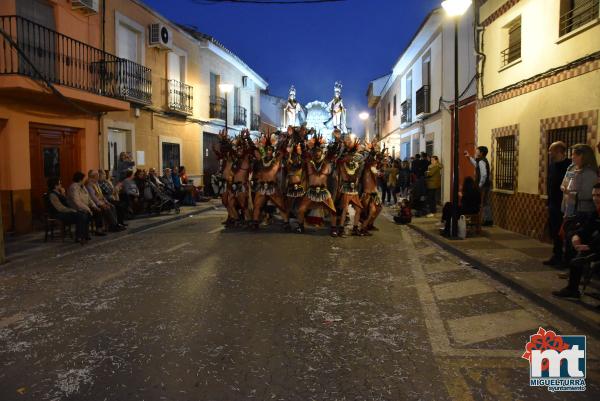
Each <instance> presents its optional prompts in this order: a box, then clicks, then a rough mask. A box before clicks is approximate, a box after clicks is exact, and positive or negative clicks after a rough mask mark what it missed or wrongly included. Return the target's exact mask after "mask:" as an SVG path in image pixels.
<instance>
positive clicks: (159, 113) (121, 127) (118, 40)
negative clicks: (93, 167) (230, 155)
mask: <svg viewBox="0 0 600 401" xmlns="http://www.w3.org/2000/svg"><path fill="white" fill-rule="evenodd" d="M104 32H105V45H106V48H107V49H108V51H110V52H114V53H115V54H116V55H117V56H118V57H120V58H122V59H125V60H129V61H131V62H134V63H136V64H139V65H142V66H143V68H138V69H128V70H127V71H126V74H127V76H128V79H130V80H131V81H133V82H139V83H140V87H141V88H142V90H140V91H137V92H132V93H128V100H129V101H130V105H131V106H130V108H129V110H128V111H123V112H111V113H107V114H106V115H105V116H104V117H103V119H102V136H101V146H100V147H101V156H102V159H101V166H102V167H103V168H105V169H113V168H114V167H115V166H116V163H117V160H118V157H119V154H120V153H121V152H128V153H131V155H132V156H133V159H134V161H135V162H136V167H137V168H141V169H146V170H147V169H149V168H152V167H153V168H156V169H157V170H158V171H161V170H162V169H164V168H166V167H174V166H185V167H186V170H187V173H188V175H189V176H190V177H192V178H199V177H200V176H201V172H202V157H201V154H202V145H201V141H202V137H201V132H202V130H201V124H200V116H201V101H200V98H199V96H198V95H197V94H198V92H199V89H200V79H201V77H200V65H199V64H200V49H199V47H198V45H197V42H196V40H195V39H194V38H193V37H192V36H191V35H189V34H188V33H187V32H185V31H184V30H183V29H181V28H179V27H178V26H177V25H175V24H173V23H171V22H170V21H169V20H167V19H166V18H164V17H162V16H160V15H159V14H158V13H157V12H155V11H154V10H152V9H150V8H149V7H147V6H146V5H145V4H144V3H142V2H141V1H138V0H106V16H105V27H104Z"/></svg>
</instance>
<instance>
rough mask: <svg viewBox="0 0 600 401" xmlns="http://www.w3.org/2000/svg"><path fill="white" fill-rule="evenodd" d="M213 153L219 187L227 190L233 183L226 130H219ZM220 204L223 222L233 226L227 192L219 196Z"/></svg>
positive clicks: (230, 144) (231, 146)
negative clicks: (223, 211) (223, 217)
mask: <svg viewBox="0 0 600 401" xmlns="http://www.w3.org/2000/svg"><path fill="white" fill-rule="evenodd" d="M213 152H215V154H216V155H217V158H218V159H219V165H220V168H221V171H220V172H219V175H220V176H221V185H222V186H224V187H225V188H227V187H228V186H229V184H230V183H231V182H232V181H233V171H232V163H231V153H232V152H233V144H232V141H231V140H230V139H229V137H228V136H227V130H221V131H220V132H219V142H218V146H215V145H214V144H213ZM221 203H222V204H223V206H225V208H227V212H228V213H227V220H225V221H224V222H223V224H225V225H226V226H229V225H231V224H234V222H235V221H236V220H237V219H235V217H234V216H233V215H231V214H230V213H229V191H227V190H225V191H223V193H222V194H221Z"/></svg>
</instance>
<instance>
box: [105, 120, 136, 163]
mask: <svg viewBox="0 0 600 401" xmlns="http://www.w3.org/2000/svg"><path fill="white" fill-rule="evenodd" d="M129 134H130V133H129V131H125V130H120V129H114V128H109V129H108V144H107V148H108V163H107V164H106V166H107V168H108V169H109V170H114V169H116V168H117V162H118V161H119V155H120V154H121V152H130V151H131V150H130V149H129V147H128V146H127V136H128V135H129Z"/></svg>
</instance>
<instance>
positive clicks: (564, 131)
mask: <svg viewBox="0 0 600 401" xmlns="http://www.w3.org/2000/svg"><path fill="white" fill-rule="evenodd" d="M587 128H588V127H587V125H578V126H575V127H568V128H558V129H552V130H549V131H548V146H550V144H552V143H553V142H557V141H562V142H564V143H565V145H567V157H568V158H569V159H570V158H571V155H572V153H573V151H572V150H571V146H573V145H576V144H578V143H587ZM548 162H550V160H548Z"/></svg>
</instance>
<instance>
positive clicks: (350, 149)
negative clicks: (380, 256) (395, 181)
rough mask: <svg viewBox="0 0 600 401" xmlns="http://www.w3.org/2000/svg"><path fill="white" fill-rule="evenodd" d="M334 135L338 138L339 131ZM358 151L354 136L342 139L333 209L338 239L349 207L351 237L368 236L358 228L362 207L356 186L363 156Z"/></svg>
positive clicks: (356, 140)
mask: <svg viewBox="0 0 600 401" xmlns="http://www.w3.org/2000/svg"><path fill="white" fill-rule="evenodd" d="M334 135H335V136H336V138H338V137H339V131H337V130H336V131H334ZM359 150H360V141H359V140H358V139H357V138H356V137H355V136H354V135H347V136H346V138H345V139H344V147H343V151H342V153H341V155H340V156H339V157H338V159H337V174H338V191H337V195H336V204H335V207H336V209H337V215H338V228H337V233H338V236H340V237H342V236H343V235H344V223H345V221H346V216H347V215H348V208H349V207H350V205H352V207H353V208H354V224H353V226H352V235H357V236H364V235H370V234H369V232H368V231H367V230H364V229H361V228H360V216H361V214H362V211H363V205H362V202H361V199H360V196H359V188H358V186H359V184H360V182H359V181H360V178H361V173H362V168H363V156H362V154H361V153H360V152H359Z"/></svg>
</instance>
